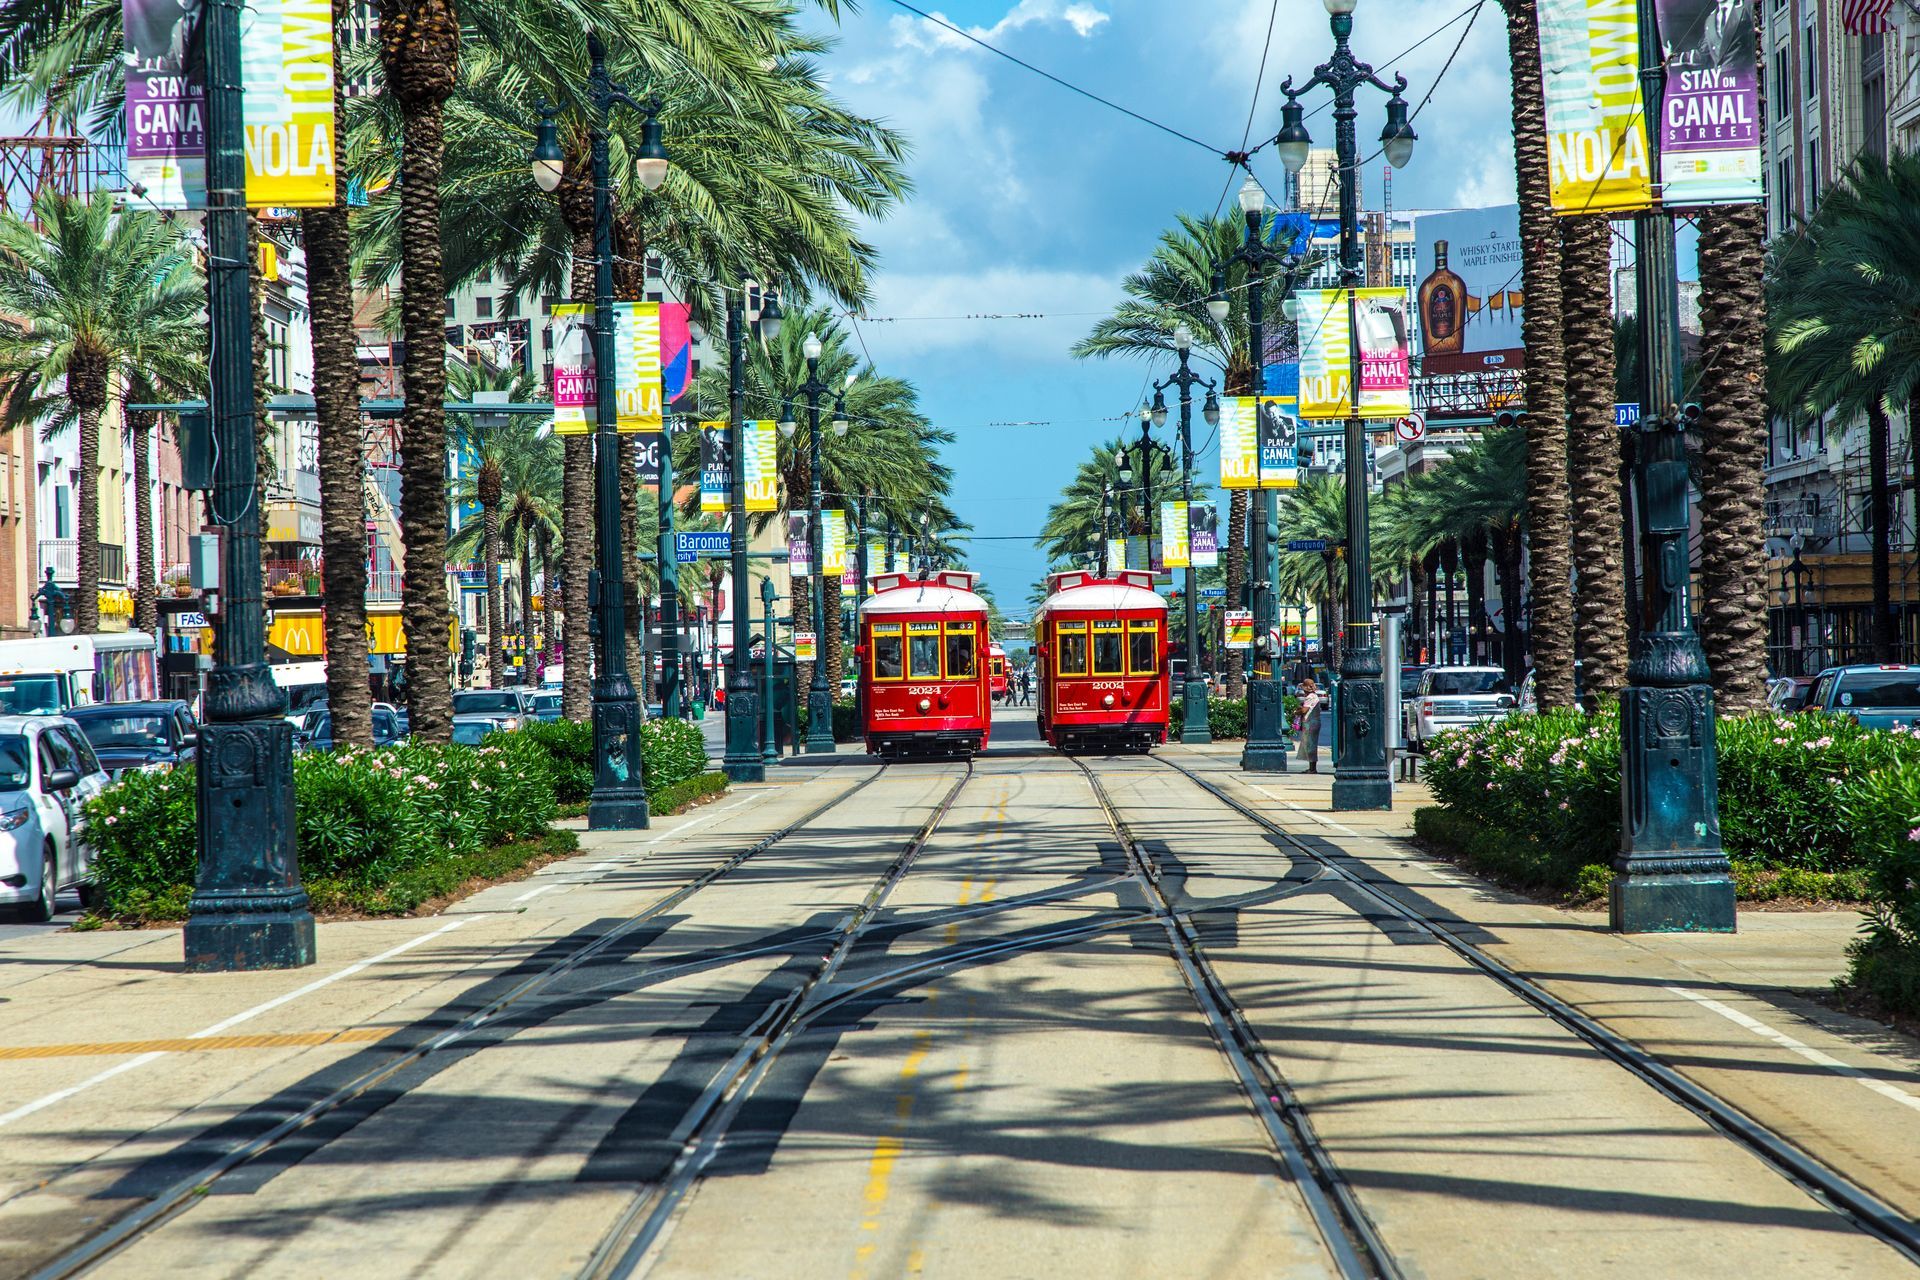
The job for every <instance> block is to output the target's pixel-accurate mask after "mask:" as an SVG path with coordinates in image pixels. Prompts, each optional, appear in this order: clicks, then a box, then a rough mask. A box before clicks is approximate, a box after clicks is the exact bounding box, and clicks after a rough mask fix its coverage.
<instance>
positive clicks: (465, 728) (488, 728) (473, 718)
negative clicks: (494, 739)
mask: <svg viewBox="0 0 1920 1280" xmlns="http://www.w3.org/2000/svg"><path fill="white" fill-rule="evenodd" d="M501 731H502V730H501V725H500V717H499V716H495V715H465V716H458V715H457V716H455V717H454V718H453V737H452V741H453V743H454V744H455V745H456V746H462V747H477V746H479V745H480V743H481V741H482V740H483V739H485V738H486V736H487V735H488V734H490V733H499V732H501Z"/></svg>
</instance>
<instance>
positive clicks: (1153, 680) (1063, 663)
mask: <svg viewBox="0 0 1920 1280" xmlns="http://www.w3.org/2000/svg"><path fill="white" fill-rule="evenodd" d="M1033 636H1034V641H1035V653H1036V661H1037V662H1038V664H1039V676H1040V735H1041V736H1042V737H1043V738H1045V739H1046V740H1047V741H1048V742H1050V743H1052V744H1053V745H1054V746H1055V747H1057V748H1059V749H1060V750H1062V751H1067V752H1074V751H1106V752H1114V751H1132V752H1139V753H1141V754H1145V753H1146V752H1148V751H1151V750H1152V749H1153V748H1154V746H1155V745H1156V744H1158V743H1162V742H1165V741H1166V740H1167V707H1168V699H1169V697H1170V696H1171V692H1172V691H1171V686H1170V684H1169V678H1168V674H1167V602H1166V601H1165V600H1163V599H1161V598H1160V596H1159V595H1158V594H1156V593H1155V592H1154V590H1153V575H1152V574H1151V573H1147V572H1145V571H1135V570H1123V571H1121V572H1120V573H1119V574H1117V575H1115V576H1113V577H1110V578H1103V577H1101V576H1100V575H1099V574H1097V573H1091V572H1085V571H1075V572H1069V573H1056V574H1054V575H1053V576H1052V577H1050V578H1048V579H1047V598H1046V600H1045V602H1044V603H1042V604H1041V606H1040V608H1039V611H1038V612H1036V613H1035V614H1034V615H1033Z"/></svg>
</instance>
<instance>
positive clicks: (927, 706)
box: [920, 698, 933, 715]
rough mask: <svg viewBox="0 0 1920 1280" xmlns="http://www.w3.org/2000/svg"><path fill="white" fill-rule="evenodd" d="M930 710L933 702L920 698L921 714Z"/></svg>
mask: <svg viewBox="0 0 1920 1280" xmlns="http://www.w3.org/2000/svg"><path fill="white" fill-rule="evenodd" d="M931 710H933V703H932V702H930V701H928V700H927V699H926V698H922V699H920V711H921V714H923V715H924V714H925V713H927V712H929V711H931Z"/></svg>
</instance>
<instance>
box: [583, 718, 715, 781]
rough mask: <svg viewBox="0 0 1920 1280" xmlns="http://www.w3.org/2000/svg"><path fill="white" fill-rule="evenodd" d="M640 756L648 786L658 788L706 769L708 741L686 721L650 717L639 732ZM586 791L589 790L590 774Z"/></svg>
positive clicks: (684, 779) (697, 729)
mask: <svg viewBox="0 0 1920 1280" xmlns="http://www.w3.org/2000/svg"><path fill="white" fill-rule="evenodd" d="M640 756H641V764H642V767H643V768H644V769H645V770H646V782H647V789H648V790H649V791H654V790H658V789H660V788H662V787H671V786H673V785H674V784H675V783H678V782H685V781H686V780H687V779H688V778H692V777H697V776H698V775H700V774H702V773H704V772H706V768H707V740H706V739H705V738H704V737H703V736H701V733H700V730H699V728H698V727H697V726H695V725H693V724H690V723H688V722H687V721H685V720H665V719H662V720H649V721H647V723H646V725H645V726H644V727H642V729H641V731H640ZM587 782H588V790H592V782H593V779H592V776H591V773H589V776H588V779H587Z"/></svg>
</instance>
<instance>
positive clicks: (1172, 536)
mask: <svg viewBox="0 0 1920 1280" xmlns="http://www.w3.org/2000/svg"><path fill="white" fill-rule="evenodd" d="M1160 562H1161V564H1163V565H1164V566H1165V567H1166V568H1169V569H1185V568H1186V567H1187V566H1189V565H1191V564H1192V563H1193V557H1192V554H1191V550H1190V548H1189V544H1188V531H1187V504H1186V503H1184V502H1163V503H1161V504H1160Z"/></svg>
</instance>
